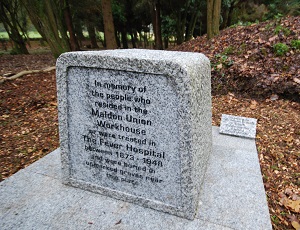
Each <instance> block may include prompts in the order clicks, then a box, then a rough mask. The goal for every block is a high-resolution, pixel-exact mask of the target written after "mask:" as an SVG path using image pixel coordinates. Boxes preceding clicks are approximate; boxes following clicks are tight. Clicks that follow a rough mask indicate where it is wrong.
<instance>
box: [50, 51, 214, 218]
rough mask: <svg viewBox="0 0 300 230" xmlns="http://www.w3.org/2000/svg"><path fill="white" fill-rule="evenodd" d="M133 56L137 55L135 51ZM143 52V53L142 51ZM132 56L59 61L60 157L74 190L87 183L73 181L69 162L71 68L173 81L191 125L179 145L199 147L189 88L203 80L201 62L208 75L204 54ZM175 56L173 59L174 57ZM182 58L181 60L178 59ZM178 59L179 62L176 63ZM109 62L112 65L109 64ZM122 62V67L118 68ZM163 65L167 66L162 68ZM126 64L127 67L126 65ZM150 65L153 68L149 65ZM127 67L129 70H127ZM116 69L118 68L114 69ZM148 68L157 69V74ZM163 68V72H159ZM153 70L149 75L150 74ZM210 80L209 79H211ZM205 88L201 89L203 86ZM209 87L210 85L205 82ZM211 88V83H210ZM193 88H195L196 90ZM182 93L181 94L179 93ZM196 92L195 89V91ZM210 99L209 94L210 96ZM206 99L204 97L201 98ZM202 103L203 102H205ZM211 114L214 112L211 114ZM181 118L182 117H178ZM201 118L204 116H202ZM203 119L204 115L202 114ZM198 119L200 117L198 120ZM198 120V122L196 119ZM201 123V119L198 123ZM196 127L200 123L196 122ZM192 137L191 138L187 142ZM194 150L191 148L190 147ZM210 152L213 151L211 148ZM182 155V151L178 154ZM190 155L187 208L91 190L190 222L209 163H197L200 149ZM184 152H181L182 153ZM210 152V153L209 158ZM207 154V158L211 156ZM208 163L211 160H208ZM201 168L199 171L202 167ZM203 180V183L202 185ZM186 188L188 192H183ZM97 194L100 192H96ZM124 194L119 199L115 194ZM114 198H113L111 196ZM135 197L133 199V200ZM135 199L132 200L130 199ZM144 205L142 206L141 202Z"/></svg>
mask: <svg viewBox="0 0 300 230" xmlns="http://www.w3.org/2000/svg"><path fill="white" fill-rule="evenodd" d="M133 52H134V51H133ZM139 52H141V50H139ZM144 52H149V50H144ZM155 52H159V53H160V54H162V52H167V53H168V55H166V56H164V57H163V58H166V59H162V58H161V56H157V57H156V56H154V55H153V54H154V53H155ZM129 53H131V54H133V53H132V50H126V52H124V51H120V50H112V51H100V52H99V51H98V52H97V51H95V52H70V53H65V54H62V55H61V56H60V57H59V58H58V60H57V65H56V66H57V91H58V93H57V95H58V108H59V109H58V117H59V129H60V130H65V133H63V134H61V133H60V144H61V154H62V180H63V183H65V184H68V185H72V186H75V187H81V185H84V186H85V187H86V186H87V184H86V183H84V182H83V183H80V182H76V181H74V180H72V179H71V175H72V172H71V169H70V167H69V166H68V164H67V163H68V162H69V161H70V159H69V155H68V151H69V146H68V136H69V133H68V132H67V130H68V121H67V114H68V105H67V100H65V99H66V98H67V78H66V77H64V76H67V71H68V68H69V67H75V66H76V67H92V68H93V67H94V68H101V69H112V66H114V68H113V69H114V70H120V71H131V72H146V73H150V74H157V75H164V76H166V77H170V78H171V80H172V81H174V82H175V85H176V86H177V89H176V90H175V91H176V92H177V93H178V95H182V96H181V97H179V100H180V101H181V102H183V103H181V105H180V109H179V110H181V111H182V112H183V113H182V114H183V115H185V116H184V117H181V116H179V123H180V124H183V123H185V121H186V119H188V121H189V122H190V125H189V127H188V130H187V131H186V128H187V127H186V126H185V127H183V125H180V126H179V128H180V130H181V131H182V130H184V132H183V133H186V134H187V135H182V138H181V139H182V141H181V142H180V149H182V148H183V147H185V146H186V145H187V143H191V142H192V143H193V144H195V143H196V141H197V140H196V139H195V138H194V139H193V136H194V134H195V132H196V130H194V129H193V127H192V123H193V121H192V117H193V116H195V115H196V113H195V111H191V110H190V109H189V108H191V100H192V101H193V102H195V101H197V98H192V97H193V95H191V92H192V91H191V90H192V89H191V87H190V88H189V87H188V86H190V85H192V84H190V81H194V82H197V80H198V82H199V81H200V80H201V79H200V77H201V76H200V75H199V74H195V71H196V70H194V69H193V65H198V69H197V71H199V72H201V68H200V66H199V62H200V63H201V62H203V63H206V68H207V70H206V72H209V70H210V69H209V65H210V64H209V63H210V62H209V60H208V58H206V57H205V56H204V55H203V54H199V53H197V54H196V53H187V52H177V51H150V52H149V53H150V55H149V56H146V57H144V58H142V59H138V56H135V54H133V55H132V56H130V55H129ZM157 54H158V53H157ZM171 54H172V55H171ZM176 55H178V56H182V57H180V58H178V56H176ZM186 56H193V58H194V59H195V60H194V62H190V60H189V62H188V60H186V59H183V57H186ZM176 58H177V59H176ZM108 60H109V61H108ZM120 61H122V63H123V65H121V66H120V65H119V64H118V63H120ZM162 62H164V63H163V64H162ZM124 63H128V64H127V65H125V64H124ZM149 63H151V64H149ZM125 66H126V68H125ZM165 66H168V68H164V67H165ZM115 67H117V68H115ZM149 67H154V68H153V69H154V71H153V69H152V71H151V68H149ZM159 67H161V68H159ZM149 69H150V71H149ZM188 72H191V74H193V76H195V79H190V78H188V77H189V76H190V75H188ZM206 80H210V75H209V79H206ZM201 84H202V85H201ZM206 84H207V82H206ZM200 85H201V86H200V87H199V89H197V90H200V88H203V87H202V86H203V83H202V82H201V83H200ZM209 85H210V83H209ZM194 86H195V84H194V85H192V87H194ZM179 90H180V91H179ZM194 90H195V89H194ZM209 95H210V92H209ZM202 96H203V95H202ZM202 99H203V98H202ZM206 109H209V111H211V107H210V106H209V108H206ZM210 113H211V112H210ZM179 114H180V113H179ZM199 115H200V116H201V114H199ZM202 115H203V114H202ZM198 118H199V117H198ZM195 120H197V119H195ZM199 120H201V119H199ZM204 120H206V121H207V120H208V119H207V118H204ZM195 123H197V122H195ZM210 124H211V120H210V121H209V125H210ZM208 131H209V133H208V132H207V137H208V140H209V139H210V144H211V143H212V139H211V131H210V129H208ZM186 137H189V138H186ZM200 143H201V144H209V141H208V143H206V142H200ZM189 146H191V145H189ZM208 148H209V149H210V150H211V147H208ZM206 150H207V145H205V146H203V148H202V149H201V150H200V151H201V152H200V155H203V154H204V151H206ZM179 151H180V150H179ZM189 151H190V152H191V153H190V155H189V157H187V156H186V155H188V154H186V155H184V154H181V158H180V159H181V164H180V167H181V171H182V175H183V176H182V177H181V179H185V180H184V181H183V180H182V182H181V183H184V184H185V186H182V188H183V190H182V191H181V192H182V200H183V203H184V204H186V205H185V206H183V207H180V209H179V208H177V207H174V206H170V205H166V204H163V203H161V202H157V201H153V200H146V199H145V198H138V197H136V196H132V195H129V194H126V193H122V192H120V191H115V192H113V190H111V189H108V188H103V187H101V186H97V187H95V186H90V185H88V187H89V188H90V190H92V191H94V192H98V193H101V194H104V195H107V196H111V197H115V198H117V199H122V200H125V201H130V202H133V203H137V204H140V203H143V205H144V206H147V207H150V208H154V209H157V210H161V211H165V212H169V213H171V214H174V215H178V216H181V217H185V218H187V219H194V218H195V215H196V209H197V203H198V200H199V190H200V185H201V184H202V182H203V178H204V173H205V171H203V170H205V166H204V165H205V164H206V162H203V163H202V165H201V162H200V161H197V160H196V159H197V158H198V156H197V154H199V149H191V148H189ZM181 152H182V151H181ZM210 153H211V152H209V154H210ZM209 154H208V155H209ZM207 159H208V157H207ZM194 160H196V163H197V164H196V165H194V166H193V167H194V168H193V169H192V170H191V162H194ZM199 166H200V167H199ZM195 167H198V168H199V169H202V170H198V171H197V170H196V168H195ZM201 171H202V175H201V176H200V179H199V180H197V181H196V180H195V179H194V177H195V176H196V175H198V176H199V174H201ZM200 180H201V181H200ZM184 188H185V189H184ZM96 190H97V191H96ZM117 193H118V194H121V195H120V196H118V195H116V194H117ZM112 194H113V195H112ZM124 195H125V196H126V197H127V198H129V199H126V197H125V198H124ZM132 197H133V198H132ZM131 198H132V199H131ZM142 201H143V202H142Z"/></svg>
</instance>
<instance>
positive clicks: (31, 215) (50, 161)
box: [0, 127, 272, 230]
mask: <svg viewBox="0 0 300 230" xmlns="http://www.w3.org/2000/svg"><path fill="white" fill-rule="evenodd" d="M212 134H213V151H212V154H211V157H210V159H209V162H208V168H207V173H206V175H205V177H204V182H203V186H202V189H201V192H200V202H199V210H198V214H197V216H196V218H195V219H194V220H187V219H184V218H180V217H177V216H174V215H170V214H167V213H163V212H160V211H156V210H153V209H149V208H144V207H142V206H139V205H136V204H132V203H128V202H124V201H121V200H116V199H112V198H110V197H107V196H103V195H99V194H96V193H92V192H88V191H85V190H82V189H77V188H74V187H71V186H66V185H63V184H62V183H61V169H60V167H61V155H60V150H59V149H57V150H56V151H54V152H52V153H50V154H48V155H47V156H45V157H44V158H42V159H40V160H39V161H37V162H35V163H33V164H32V165H30V166H28V167H27V168H25V169H22V170H20V171H19V172H17V173H16V174H14V175H12V176H11V177H9V178H8V179H6V180H4V181H3V182H1V183H0V229H1V230H11V229H14V230H32V229H39V230H44V229H47V230H52V229H53V230H54V229H70V230H73V229H95V230H96V229H97V230H111V229H122V230H136V229H142V230H161V229H163V230H216V229H218V230H219V229H223V230H230V229H231V230H232V229H235V230H240V229H246V230H269V229H270V230H271V229H272V226H271V223H270V217H269V212H268V207H267V202H266V195H265V191H264V187H263V183H262V178H261V173H260V167H259V162H258V157H257V152H256V147H255V141H254V140H253V139H245V138H239V137H233V136H228V135H221V134H219V128H218V127H213V130H212Z"/></svg>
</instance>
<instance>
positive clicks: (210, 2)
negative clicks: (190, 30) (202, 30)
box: [207, 0, 221, 39]
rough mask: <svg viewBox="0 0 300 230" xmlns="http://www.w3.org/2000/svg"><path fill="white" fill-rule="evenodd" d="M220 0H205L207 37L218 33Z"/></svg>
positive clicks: (209, 37)
mask: <svg viewBox="0 0 300 230" xmlns="http://www.w3.org/2000/svg"><path fill="white" fill-rule="evenodd" d="M220 12H221V0H207V39H211V38H212V37H214V36H216V35H218V34H219V32H220V30H219V27H220Z"/></svg>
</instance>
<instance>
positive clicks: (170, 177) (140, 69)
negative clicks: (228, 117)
mask: <svg viewBox="0 0 300 230" xmlns="http://www.w3.org/2000/svg"><path fill="white" fill-rule="evenodd" d="M174 57H177V59H176V58H174ZM188 59H190V60H188ZM182 63H183V64H182ZM191 63H192V64H191ZM189 65H190V66H189ZM193 65H194V66H193ZM192 84H194V85H192ZM57 86H58V99H59V122H60V141H61V151H62V167H63V179H64V182H65V183H66V184H70V185H73V186H76V187H80V188H83V189H87V190H91V191H95V192H99V193H101V194H104V195H108V196H112V197H115V198H118V199H122V200H126V201H129V202H135V203H138V204H141V205H144V206H146V207H151V208H154V209H158V210H162V211H166V212H169V213H172V214H175V215H179V216H182V217H186V218H189V219H193V218H194V215H195V211H196V208H197V205H198V193H199V189H200V185H201V182H202V179H203V175H204V172H205V168H206V167H205V166H206V162H207V159H208V157H209V154H210V151H211V150H210V149H211V112H210V108H211V107H210V106H211V105H210V103H211V102H210V74H209V62H208V60H207V59H206V58H205V57H204V56H203V55H201V54H192V53H182V52H166V51H149V50H126V51H122V50H115V51H102V52H76V53H66V54H63V55H62V56H61V57H60V58H59V59H58V62H57ZM196 90H199V91H198V92H197V91H196ZM193 126H197V127H193Z"/></svg>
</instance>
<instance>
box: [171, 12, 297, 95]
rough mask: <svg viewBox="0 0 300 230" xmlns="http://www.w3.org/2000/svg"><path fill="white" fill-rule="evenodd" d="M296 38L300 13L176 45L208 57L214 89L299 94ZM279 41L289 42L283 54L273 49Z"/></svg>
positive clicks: (179, 48)
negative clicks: (279, 54) (209, 38)
mask: <svg viewBox="0 0 300 230" xmlns="http://www.w3.org/2000/svg"><path fill="white" fill-rule="evenodd" d="M295 40H298V41H299V42H300V17H289V18H285V19H282V20H275V21H267V22H264V23H260V24H253V25H250V26H237V27H235V28H228V29H225V30H223V31H221V33H220V35H219V36H217V37H215V38H213V39H211V40H210V41H207V38H206V36H203V37H197V38H196V39H194V40H191V41H189V42H186V43H184V44H182V45H180V46H179V47H175V49H176V50H181V51H189V52H191V51H193V52H201V53H204V54H205V55H206V56H208V57H209V59H210V60H211V63H212V67H213V68H212V82H213V87H214V93H223V94H224V93H227V92H228V91H226V90H224V86H226V87H225V88H226V89H228V90H229V91H236V90H238V91H240V92H246V93H248V94H251V95H258V96H259V95H268V96H269V95H271V94H293V95H296V96H297V97H299V95H300V48H299V47H298V48H296V46H295V45H293V41H295ZM278 43H284V44H286V45H287V46H288V48H289V50H288V51H287V52H286V54H284V55H282V56H278V55H277V53H276V52H275V51H274V45H275V44H278ZM299 44H300V43H299ZM224 91H226V92H224Z"/></svg>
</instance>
